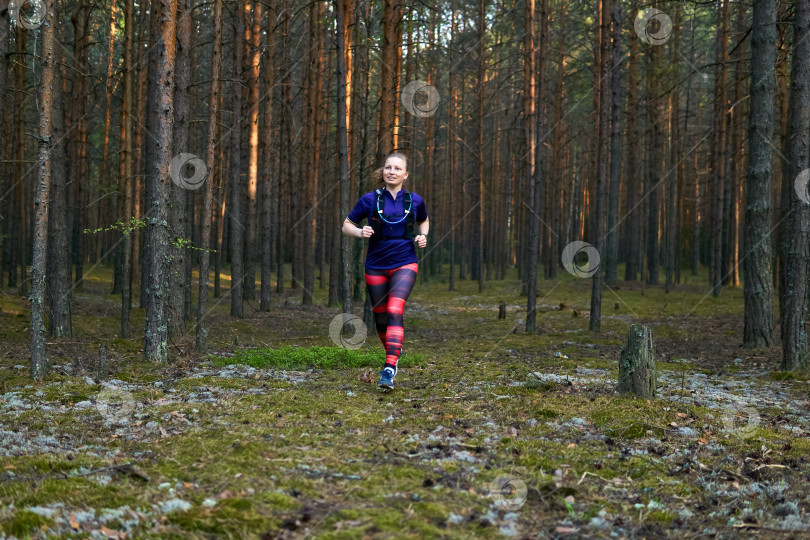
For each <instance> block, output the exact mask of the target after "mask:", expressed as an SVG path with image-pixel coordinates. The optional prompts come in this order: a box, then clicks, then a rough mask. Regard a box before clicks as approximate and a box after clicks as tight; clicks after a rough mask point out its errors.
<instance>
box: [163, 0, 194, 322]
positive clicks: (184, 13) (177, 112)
mask: <svg viewBox="0 0 810 540" xmlns="http://www.w3.org/2000/svg"><path fill="white" fill-rule="evenodd" d="M194 27H195V26H194V21H193V18H192V3H191V0H177V29H176V32H177V40H176V41H177V43H176V54H177V62H176V65H175V70H174V83H175V85H174V119H173V126H172V129H173V135H172V137H173V141H172V145H173V150H174V153H175V154H178V155H179V154H181V153H186V154H190V153H191V147H190V145H189V142H188V132H189V120H190V114H191V113H190V110H189V92H190V86H191V33H192V31H193V30H192V29H193V28H194ZM171 173H172V175H174V176H175V178H177V179H178V180H179V181H174V180H173V181H172V182H171V183H170V185H169V188H170V190H171V191H170V194H171V211H170V212H169V234H170V235H171V244H170V247H169V250H170V253H171V265H170V270H169V276H168V280H169V314H168V316H169V336H170V337H172V338H176V337H179V336H182V335H183V333H184V332H185V329H186V328H185V324H184V320H185V316H184V315H185V313H184V312H185V302H186V297H185V267H186V257H189V256H190V253H189V251H188V249H186V247H185V246H184V245H183V243H182V242H181V240H183V239H184V238H185V237H186V223H185V222H186V220H187V219H188V217H187V216H186V215H185V214H186V212H185V211H186V198H187V197H189V196H190V193H189V191H188V190H187V189H186V187H185V184H184V182H183V181H184V179H185V178H187V177H188V175H189V174H196V171H186V170H185V167H183V168H181V169H180V170H172V171H171ZM189 187H193V186H189Z"/></svg>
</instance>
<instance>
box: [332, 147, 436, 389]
mask: <svg viewBox="0 0 810 540" xmlns="http://www.w3.org/2000/svg"><path fill="white" fill-rule="evenodd" d="M380 174H381V175H382V181H383V186H382V187H380V188H379V189H376V190H374V191H372V192H370V193H366V194H365V195H363V196H362V197H360V200H358V201H357V204H356V205H355V207H354V209H353V210H352V211H351V212H350V213H349V217H348V218H346V221H344V222H343V234H345V235H348V236H355V237H357V238H369V243H368V253H367V254H366V264H365V268H366V270H365V278H366V287H367V288H368V296H369V300H370V301H371V305H372V307H373V308H374V323H375V324H376V326H377V335H378V336H379V338H380V341H382V344H383V347H385V365H384V366H383V370H382V371H381V372H380V382H379V384H378V385H377V386H379V387H380V388H382V389H384V390H390V389H392V388H394V377H395V376H396V374H397V360H399V355H400V353H401V352H402V338H403V335H404V331H403V328H402V311H403V309H404V308H405V301H406V300H407V299H408V295H409V294H410V293H411V289H413V285H414V283H415V282H416V273H417V271H418V269H419V265H418V264H417V260H416V249H414V243H416V244H417V245H418V246H419V247H420V248H423V247H425V246H426V245H427V238H426V237H427V234H428V228H429V223H428V217H427V210H426V208H425V202H424V201H423V200H422V197H420V196H419V195H417V194H416V193H411V192H409V191H408V190H406V189H404V188H403V187H402V184H403V183H404V182H405V180H406V179H407V178H408V159H407V158H406V157H405V156H404V155H403V154H399V153H394V154H389V155H388V157H387V158H386V159H385V166H384V167H383V168H382V169H377V171H375V174H374V176H373V177H372V178H374V177H379V176H380ZM363 219H368V224H367V225H365V226H364V227H361V226H360V223H362V221H363Z"/></svg>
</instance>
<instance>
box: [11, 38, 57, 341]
mask: <svg viewBox="0 0 810 540" xmlns="http://www.w3.org/2000/svg"><path fill="white" fill-rule="evenodd" d="M55 33H56V36H55V37H54V40H58V39H59V31H58V30H55ZM53 76H54V82H53V86H52V90H51V93H52V95H51V99H52V101H53V113H52V115H51V125H52V134H51V140H52V141H53V145H52V146H51V155H50V161H51V167H50V169H51V171H50V172H51V202H50V211H49V215H48V268H47V279H48V296H49V297H50V298H49V300H50V301H49V305H50V310H49V311H50V319H49V326H48V332H49V334H50V335H52V336H55V337H57V338H66V337H70V336H72V335H73V325H72V317H71V296H72V294H71V293H72V283H71V279H70V278H71V275H70V250H69V249H66V246H69V245H70V244H69V242H68V223H69V221H68V212H67V210H68V208H67V203H68V191H67V185H66V182H65V181H66V178H65V174H66V148H65V147H66V138H65V124H64V99H63V96H62V76H61V73H60V70H59V68H58V67H57V68H56V70H55V73H54V75H53ZM0 258H2V256H0Z"/></svg>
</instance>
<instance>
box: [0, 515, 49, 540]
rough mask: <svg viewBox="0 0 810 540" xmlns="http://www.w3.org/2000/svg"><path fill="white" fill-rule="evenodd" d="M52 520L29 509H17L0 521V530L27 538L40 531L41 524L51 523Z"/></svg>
mask: <svg viewBox="0 0 810 540" xmlns="http://www.w3.org/2000/svg"><path fill="white" fill-rule="evenodd" d="M51 524H53V520H51V519H48V518H46V517H45V516H40V515H39V514H36V513H34V512H31V511H29V510H18V511H17V513H16V514H14V517H12V518H11V519H10V520H9V521H8V522H6V523H0V531H3V532H6V533H8V534H10V535H12V536H17V537H20V538H27V537H30V536H31V535H33V534H35V533H37V532H39V531H40V529H41V527H42V526H43V525H51Z"/></svg>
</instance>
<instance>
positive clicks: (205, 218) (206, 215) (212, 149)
mask: <svg viewBox="0 0 810 540" xmlns="http://www.w3.org/2000/svg"><path fill="white" fill-rule="evenodd" d="M221 76H222V0H214V45H213V51H212V52H211V94H210V97H209V99H208V143H207V144H206V152H205V156H206V157H205V159H206V167H207V169H208V170H207V174H208V178H207V179H206V180H205V195H204V198H203V208H202V251H200V282H199V298H198V299H197V328H196V336H195V342H196V349H197V352H198V353H200V354H204V353H205V352H206V351H207V337H208V331H207V330H206V328H205V316H206V315H207V311H206V309H207V303H208V283H209V282H208V267H209V264H210V260H211V219H212V218H213V216H212V213H213V201H214V186H213V183H214V176H213V172H214V171H215V170H217V169H216V165H217V118H218V115H219V93H220V87H221V83H220V77H221ZM222 174H223V173H222V172H220V177H221V176H222Z"/></svg>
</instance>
